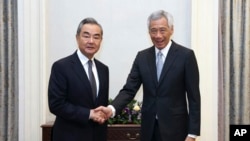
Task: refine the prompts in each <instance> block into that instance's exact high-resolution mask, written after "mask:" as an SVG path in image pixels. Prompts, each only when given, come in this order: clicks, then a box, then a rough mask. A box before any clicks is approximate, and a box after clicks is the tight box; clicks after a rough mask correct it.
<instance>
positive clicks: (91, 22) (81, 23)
mask: <svg viewBox="0 0 250 141" xmlns="http://www.w3.org/2000/svg"><path fill="white" fill-rule="evenodd" d="M85 24H95V25H97V26H99V27H100V28H101V35H103V30H102V26H101V25H100V24H99V23H98V22H97V21H96V20H95V19H94V18H91V17H88V18H85V19H83V20H82V21H81V22H80V23H79V25H78V28H77V31H76V35H79V34H80V32H81V29H82V26H83V25H85Z"/></svg>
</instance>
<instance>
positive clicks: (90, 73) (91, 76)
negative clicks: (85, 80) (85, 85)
mask: <svg viewBox="0 0 250 141" xmlns="http://www.w3.org/2000/svg"><path fill="white" fill-rule="evenodd" d="M88 65H89V68H88V73H89V82H90V84H91V88H92V93H93V100H94V101H95V99H96V91H97V90H96V81H95V76H94V74H93V71H92V61H91V60H89V61H88Z"/></svg>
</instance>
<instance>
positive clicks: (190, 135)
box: [188, 134, 197, 138]
mask: <svg viewBox="0 0 250 141" xmlns="http://www.w3.org/2000/svg"><path fill="white" fill-rule="evenodd" d="M188 136H189V137H191V138H196V137H197V136H196V135H193V134H188Z"/></svg>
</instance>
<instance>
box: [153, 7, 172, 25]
mask: <svg viewBox="0 0 250 141" xmlns="http://www.w3.org/2000/svg"><path fill="white" fill-rule="evenodd" d="M160 18H165V19H166V20H167V22H168V26H169V27H170V28H173V24H174V18H173V16H172V15H171V14H170V13H168V12H166V11H164V10H158V11H155V12H153V13H152V14H151V15H150V16H149V17H148V29H149V28H150V23H151V21H154V20H158V19H160Z"/></svg>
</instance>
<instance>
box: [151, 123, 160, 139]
mask: <svg viewBox="0 0 250 141" xmlns="http://www.w3.org/2000/svg"><path fill="white" fill-rule="evenodd" d="M151 141H162V139H161V133H160V130H159V125H158V120H157V119H156V120H155V125H154V133H153V137H152V139H151Z"/></svg>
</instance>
